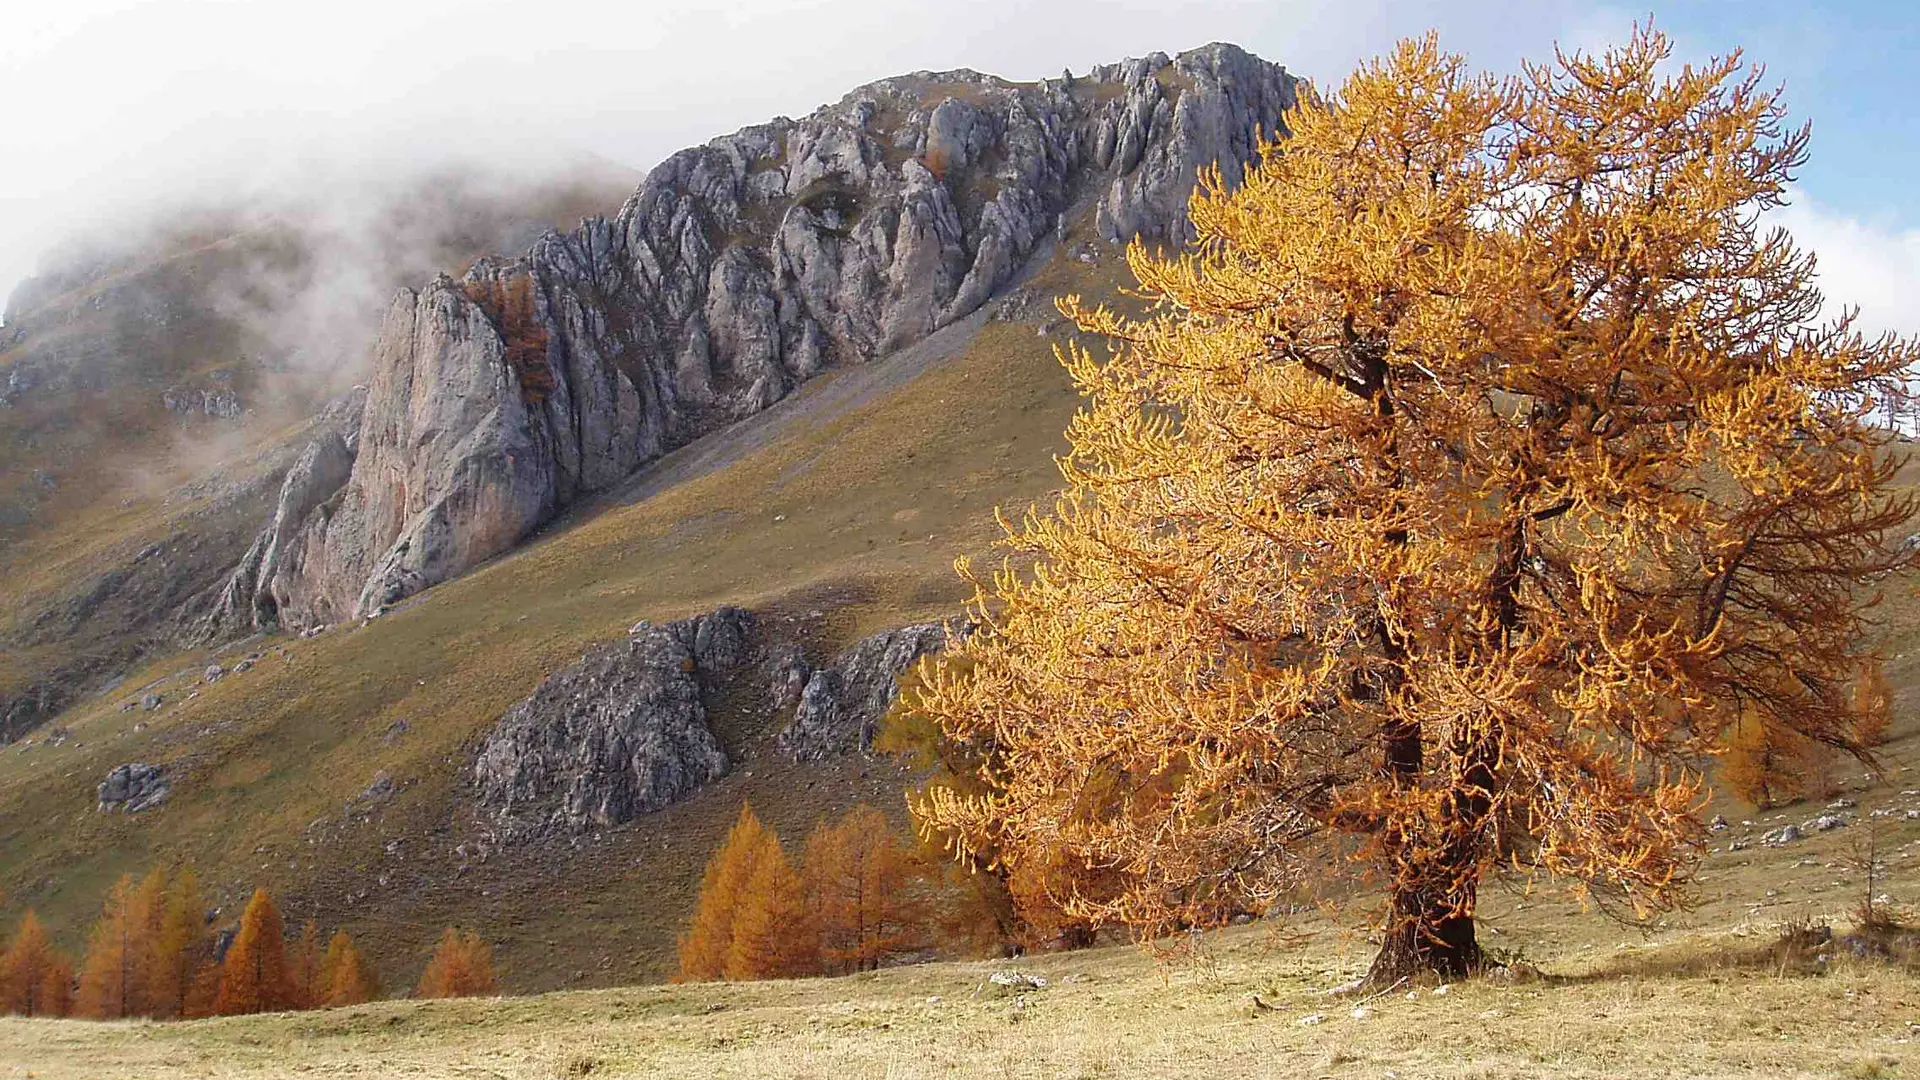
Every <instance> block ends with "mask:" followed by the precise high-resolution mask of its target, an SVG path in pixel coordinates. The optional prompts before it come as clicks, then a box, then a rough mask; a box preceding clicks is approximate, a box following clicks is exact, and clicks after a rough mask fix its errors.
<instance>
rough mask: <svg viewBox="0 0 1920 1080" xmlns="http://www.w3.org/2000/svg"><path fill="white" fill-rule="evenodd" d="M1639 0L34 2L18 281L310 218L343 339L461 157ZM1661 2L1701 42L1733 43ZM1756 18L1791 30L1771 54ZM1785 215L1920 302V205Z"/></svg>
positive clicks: (1337, 56)
mask: <svg viewBox="0 0 1920 1080" xmlns="http://www.w3.org/2000/svg"><path fill="white" fill-rule="evenodd" d="M1639 14H1640V13H1639V12H1637V11H1634V10H1632V9H1612V8H1596V7H1594V6H1593V5H1590V4H1583V3H1577V2H1572V0H1556V2H1547V3H1539V4H1529V5H1509V4H1504V3H1467V4H1462V3H1447V4H1443V3H1438V2H1433V0H1371V2H1359V3H1348V4H1342V5H1337V6H1333V5H1312V4H1305V3H1276V2H1273V0H1246V2H1242V0H1224V2H1223V0H1204V2H1198V0H1157V2H1142V0H1128V2H1120V3H1089V2H1063V3H1056V4H1046V5H1038V4H1031V3H1024V2H1014V0H990V2H981V3H952V2H925V0H907V2H896V0H837V2H836V0H812V2H804V3H779V4H772V3H761V2H751V0H750V2H744V3H733V4H728V5H717V4H698V3H685V2H677V0H675V2H662V3H648V4H613V3H606V2H593V0H548V2H541V3H529V2H517V0H463V2H460V3H453V2H450V0H409V2H407V3H404V4H392V3H373V2H370V0H341V2H338V3H334V4H327V5H316V4H297V5H296V4H282V3H235V2H220V0H144V2H143V0H66V2H64V3H61V4H36V5H16V6H15V9H14V10H12V11H9V12H8V13H6V14H5V15H4V16H0V101H4V102H5V103H6V105H5V113H4V127H3V129H0V131H3V133H0V156H4V160H5V167H4V168H0V294H4V293H6V292H7V291H8V290H10V289H11V288H12V287H13V285H14V284H15V283H16V282H18V281H19V280H21V279H23V278H25V277H27V276H28V275H30V274H32V273H34V272H35V270H36V267H41V266H43V265H51V264H49V263H47V262H46V261H45V260H47V259H48V258H49V257H50V256H49V253H53V254H52V256H51V257H52V258H53V259H54V261H55V262H57V261H58V260H59V258H61V257H63V253H64V255H71V253H72V252H74V251H76V250H82V249H86V248H89V247H95V246H99V245H103V244H104V245H106V246H108V247H111V246H112V245H113V244H115V243H117V242H118V243H124V242H125V241H127V240H128V239H131V238H137V237H140V236H142V235H144V231H145V230H153V229H167V228H171V227H173V226H174V225H175V224H176V223H177V222H179V221H182V220H187V219H189V218H191V217H192V216H193V215H213V216H216V217H217V216H219V215H221V214H229V215H232V214H237V215H241V216H244V217H245V218H247V219H248V220H250V221H256V222H257V221H261V220H272V219H281V220H293V219H298V220H300V221H303V222H305V224H304V225H302V226H301V227H302V228H305V229H308V230H309V231H311V232H313V234H314V235H315V236H316V237H318V238H319V239H318V241H317V242H316V245H315V249H316V251H317V252H318V253H319V256H320V257H319V259H318V262H317V264H316V268H315V269H314V270H313V272H312V273H310V274H306V276H304V277H302V276H294V277H284V276H283V277H281V278H276V277H275V275H274V274H273V273H272V272H271V271H269V270H263V273H262V276H261V280H260V287H261V288H262V289H264V290H268V291H271V290H276V289H278V290H282V291H283V292H284V293H285V294H286V295H285V296H284V300H285V303H284V304H283V305H282V306H283V307H284V308H285V309H286V310H287V312H288V313H289V314H288V315H287V317H286V318H285V319H284V320H282V321H279V322H276V323H275V324H274V325H273V326H271V327H268V328H267V332H269V333H270V334H272V335H276V339H277V340H280V341H281V342H282V344H283V345H284V347H285V348H287V349H288V350H289V351H290V352H292V353H300V352H303V351H304V352H306V353H309V354H315V355H318V354H322V353H324V354H327V355H336V354H337V353H338V352H339V351H340V349H339V347H338V343H337V342H335V343H332V344H329V343H327V342H326V340H325V339H326V338H327V336H328V335H329V334H334V335H336V336H337V335H338V333H339V331H340V328H341V327H343V326H344V325H345V323H344V322H343V321H342V320H343V318H346V317H348V314H349V313H353V314H352V315H351V317H352V318H359V317H361V314H360V313H363V312H365V311H366V310H368V309H377V308H378V307H379V305H380V303H381V302H382V301H383V299H384V296H385V294H386V293H388V292H389V291H390V289H391V285H392V283H393V281H394V280H395V274H396V272H404V273H407V274H411V273H415V272H416V271H417V270H418V269H419V268H420V267H422V266H424V265H428V264H429V263H427V262H423V258H427V257H429V256H432V257H437V256H438V255H439V254H441V253H440V252H438V250H437V249H436V248H435V245H434V244H433V243H429V242H426V241H425V240H423V238H421V237H418V236H410V235H409V234H408V231H407V227H406V226H405V224H404V222H405V221H406V220H407V216H406V215H405V214H404V213H398V214H396V206H395V200H396V199H400V200H402V201H405V200H411V199H415V198H419V197H422V193H424V192H428V191H432V190H435V186H436V182H437V181H444V180H446V179H447V178H450V177H457V176H467V177H469V178H471V182H472V183H474V184H478V185H480V186H482V187H485V188H495V189H498V188H500V187H502V186H503V185H504V186H507V187H511V186H512V185H523V186H528V185H531V186H539V185H543V184H547V183H549V182H551V181H553V180H555V179H556V178H557V177H566V176H570V175H572V174H574V173H575V172H576V171H577V170H579V169H581V168H583V167H585V168H588V169H589V170H590V171H594V172H595V173H596V175H597V176H598V177H599V178H600V179H601V180H604V179H605V178H606V177H608V176H630V177H631V178H633V179H637V177H638V176H639V175H641V174H643V173H644V171H645V169H647V168H648V167H650V166H651V165H653V164H654V163H656V162H657V161H659V160H660V159H661V158H662V157H664V156H665V155H667V154H669V153H671V152H672V151H674V150H675V149H678V148H680V147H682V146H685V145H690V144H694V143H698V142H702V141H704V140H705V139H707V138H709V137H711V136H713V135H715V134H719V133H722V132H726V131H731V130H733V129H735V128H738V127H740V126H742V125H745V124H749V123H754V122H758V121H760V120H764V119H766V118H768V117H771V116H774V115H778V114H785V115H792V116H797V115H801V114H804V113H805V112H807V111H810V110H811V109H813V108H814V107H816V106H818V105H820V104H822V103H825V102H828V101H831V100H835V99H837V98H839V97H840V96H841V95H842V94H844V93H845V92H846V91H847V90H849V89H851V88H852V87H854V86H856V85H858V84H860V83H863V82H867V81H870V80H873V79H876V78H881V77H884V76H887V75H891V74H897V73H900V72H904V71H912V70H917V69H946V68H953V67H972V68H976V69H979V70H983V71H988V72H992V73H994V74H999V75H1004V76H1007V77H1010V78H1015V79H1031V78H1038V77H1043V76H1049V75H1055V74H1058V73H1059V72H1060V70H1061V68H1062V67H1068V68H1072V69H1074V70H1085V68H1086V67H1088V66H1089V65H1091V64H1094V63H1099V62H1105V61H1110V60H1115V59H1119V58H1121V57H1124V56H1129V55H1141V54H1144V53H1147V52H1151V51H1154V50H1165V51H1169V52H1173V51H1178V50H1180V49H1184V48H1189V47H1192V46H1196V45H1200V44H1203V43H1205V42H1207V41H1211V40H1229V41H1234V42H1237V43H1239V44H1241V45H1243V46H1245V47H1247V48H1248V49H1250V50H1252V51H1254V52H1257V53H1259V54H1261V55H1263V56H1266V57H1268V58H1270V59H1273V60H1276V61H1279V62H1281V63H1284V64H1287V65H1288V66H1289V67H1290V68H1291V69H1292V70H1293V71H1295V72H1296V73H1298V74H1302V75H1306V76H1308V77H1310V78H1313V79H1315V80H1316V81H1319V82H1321V83H1322V84H1328V83H1335V82H1338V81H1339V79H1340V78H1341V77H1343V76H1344V74H1345V73H1346V72H1347V71H1348V70H1349V69H1350V68H1351V67H1352V66H1353V64H1354V63H1355V62H1356V61H1358V60H1359V59H1361V58H1363V57H1366V56H1370V55H1373V54H1376V53H1378V52H1380V51H1382V50H1384V49H1387V48H1389V47H1391V45H1392V43H1393V41H1394V40H1395V39H1396V38H1398V37H1400V36H1403V35H1406V34H1411V33H1418V32H1421V31H1423V30H1425V29H1426V28H1428V27H1437V28H1438V29H1439V30H1440V31H1441V34H1442V42H1443V44H1444V45H1446V46H1447V47H1449V48H1451V49H1455V50H1459V51H1463V52H1466V53H1467V54H1468V55H1469V56H1470V57H1471V58H1472V59H1473V61H1474V62H1476V63H1477V64H1480V65H1482V66H1485V67H1488V68H1491V69H1494V70H1500V71H1505V70H1511V68H1512V67H1513V65H1514V63H1515V61H1516V60H1517V59H1518V58H1520V57H1523V56H1525V57H1540V56H1544V55H1547V54H1548V52H1549V50H1550V49H1551V48H1552V45H1553V43H1554V42H1556V41H1558V42H1560V43H1562V44H1564V45H1566V46H1569V47H1573V48H1580V47H1591V46H1595V45H1598V44H1601V43H1604V42H1607V41H1610V40H1617V39H1619V38H1621V37H1623V36H1624V35H1625V33H1626V32H1627V29H1628V27H1629V25H1630V23H1631V21H1632V19H1633V18H1635V17H1636V16H1638V15H1639ZM1663 20H1665V17H1664V16H1663ZM1683 22H1684V20H1683ZM1662 25H1663V27H1665V28H1666V29H1668V30H1669V31H1672V32H1674V33H1675V34H1676V36H1677V39H1678V41H1679V44H1680V46H1681V48H1682V50H1683V51H1687V50H1697V51H1698V52H1699V54H1700V55H1705V54H1706V53H1708V52H1711V51H1717V50H1720V49H1723V48H1724V47H1725V46H1726V45H1727V44H1728V42H1727V41H1725V40H1719V39H1717V38H1715V39H1708V38H1707V37H1705V36H1703V35H1701V34H1700V33H1698V32H1697V29H1698V28H1693V27H1689V26H1686V25H1679V26H1676V25H1675V23H1674V22H1673V21H1670V20H1668V21H1663V22H1662ZM1715 32H1716V33H1736V32H1737V33H1741V34H1743V35H1746V38H1745V40H1747V41H1748V42H1749V43H1750V44H1752V45H1753V46H1754V48H1755V50H1756V54H1757V58H1759V59H1765V60H1779V61H1782V62H1785V61H1789V60H1793V61H1797V62H1801V63H1802V64H1803V65H1804V64H1807V63H1812V62H1814V61H1813V60H1810V59H1808V50H1807V49H1806V48H1805V46H1804V40H1802V39H1796V38H1792V37H1784V36H1782V32H1781V31H1780V29H1779V28H1777V27H1776V28H1773V29H1771V30H1769V29H1768V28H1767V27H1766V26H1763V25H1760V24H1759V23H1758V22H1757V21H1756V23H1755V24H1754V25H1752V26H1748V27H1725V28H1721V29H1719V30H1716V31H1715ZM1755 37H1759V38H1763V39H1766V38H1769V37H1771V38H1772V39H1774V40H1773V44H1774V45H1775V47H1777V48H1779V49H1780V50H1781V51H1782V52H1783V53H1785V52H1787V47H1788V46H1789V45H1792V46H1794V48H1793V51H1792V53H1791V54H1789V55H1782V56H1772V55H1767V54H1766V52H1765V50H1766V47H1767V44H1768V43H1767V42H1765V41H1761V42H1755V41H1752V39H1753V38H1755ZM1814 59H1818V57H1816V58H1814ZM1821 62H1823V63H1824V62H1825V61H1821ZM1788 68H1789V73H1790V72H1791V65H1788ZM1774 70H1775V71H1780V70H1781V68H1780V67H1778V66H1776V67H1775V69H1774ZM1821 77H1824V76H1821ZM1816 81H1817V80H1816ZM1796 107H1799V104H1798V103H1797V104H1796ZM1819 150H1820V144H1819V142H1818V141H1816V153H1818V152H1819ZM1816 160H1818V158H1816ZM1847 167H1848V164H1847V163H1845V162H1829V163H1828V165H1827V168H1829V169H1830V170H1839V171H1842V172H1844V170H1845V169H1846V168H1847ZM1822 175H1826V174H1822ZM449 182H450V181H449ZM628 186H630V184H629V185H628ZM618 202H619V200H618V199H617V198H611V199H609V200H608V201H607V204H606V205H605V206H603V207H599V209H600V210H601V211H602V212H611V211H612V210H614V209H615V208H616V207H617V205H618ZM1785 220H1787V222H1788V223H1789V224H1790V225H1791V226H1792V227H1793V228H1794V229H1795V231H1796V233H1798V234H1800V235H1801V236H1802V239H1803V240H1804V241H1806V242H1807V243H1809V244H1811V245H1812V246H1814V247H1816V248H1817V249H1820V250H1822V251H1823V252H1824V253H1826V254H1827V256H1828V258H1827V263H1826V265H1827V266H1828V268H1829V273H1830V277H1829V282H1830V284H1832V285H1835V286H1840V288H1839V289H1837V290H1832V291H1836V292H1846V293H1848V294H1849V295H1850V296H1851V297H1852V298H1854V299H1857V300H1860V301H1862V302H1865V303H1868V305H1869V307H1868V310H1867V311H1866V312H1865V317H1864V320H1863V321H1864V323H1865V324H1866V325H1868V326H1870V327H1881V326H1901V328H1903V329H1920V321H1917V320H1915V319H1914V317H1913V316H1912V315H1911V314H1909V312H1908V311H1907V305H1906V304H1904V303H1901V302H1898V298H1902V297H1904V296H1906V295H1909V294H1910V291H1911V287H1912V286H1914V285H1916V284H1920V233H1914V232H1910V231H1904V230H1903V228H1902V227H1901V225H1900V221H1899V219H1898V217H1897V216H1892V215H1891V212H1887V213H1880V212H1877V211H1876V210H1875V208H1873V207H1871V206H1869V207H1867V208H1865V209H1862V208H1859V207H1836V206H1833V205H1826V204H1822V203H1821V202H1818V201H1816V200H1815V199H1813V198H1812V197H1811V196H1808V197H1804V198H1802V199H1800V200H1799V201H1798V205H1797V206H1796V207H1795V208H1794V210H1793V213H1792V215H1791V216H1790V217H1789V218H1786V219H1785ZM396 221H398V222H401V223H402V224H400V225H399V226H397V227H396V225H395V222H396ZM76 237H79V238H80V239H76ZM494 239H495V240H496V241H497V242H498V243H500V244H502V245H522V244H524V241H525V238H524V237H518V236H502V237H497V238H494ZM416 241H417V242H416ZM303 273H304V272H303ZM1902 320H1905V321H1906V325H1904V326H1903V325H1902ZM362 332H363V333H364V331H362ZM356 340H358V339H356Z"/></svg>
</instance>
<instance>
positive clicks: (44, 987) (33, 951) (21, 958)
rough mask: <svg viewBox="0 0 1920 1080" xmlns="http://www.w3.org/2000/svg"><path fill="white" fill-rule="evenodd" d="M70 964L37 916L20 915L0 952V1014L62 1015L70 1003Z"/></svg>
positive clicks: (71, 998) (30, 913)
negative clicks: (55, 946) (48, 935)
mask: <svg viewBox="0 0 1920 1080" xmlns="http://www.w3.org/2000/svg"><path fill="white" fill-rule="evenodd" d="M72 984H73V966H72V965H71V964H69V963H67V961H66V960H65V959H64V958H63V957H61V955H60V954H59V953H58V952H56V951H55V950H54V948H53V942H52V941H51V940H50V939H49V938H48V937H47V930H46V927H44V926H42V925H41V924H40V918H39V916H37V915H35V914H34V913H33V912H31V911H29V912H27V913H26V914H25V915H23V916H21V918H20V925H19V926H18V927H17V928H15V930H14V932H13V940H12V941H11V942H9V943H8V944H7V949H6V952H4V953H0V1013H13V1014H15V1015H18V1016H65V1015H67V1013H68V1011H69V1010H70V1007H71V1005H72V1002H73V985H72Z"/></svg>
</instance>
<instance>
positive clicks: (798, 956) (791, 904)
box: [721, 832, 820, 979]
mask: <svg viewBox="0 0 1920 1080" xmlns="http://www.w3.org/2000/svg"><path fill="white" fill-rule="evenodd" d="M732 931H733V932H732V939H731V940H730V941H729V942H728V944H727V961H726V965H725V967H724V968H722V972H721V973H722V974H723V975H725V976H726V977H727V978H728V979H788V978H793V977H795V976H799V975H810V974H813V973H814V972H816V971H818V970H819V964H820V935H819V930H818V929H817V928H816V927H815V926H814V925H813V923H812V921H811V920H810V919H809V918H808V910H807V900H806V886H805V884H804V883H803V882H802V881H801V880H800V874H799V872H798V871H796V870H795V869H794V868H793V863H792V861H791V860H789V859H788V858H787V853H786V850H785V849H784V848H782V847H781V846H780V838H779V837H778V836H775V835H774V834H772V833H770V832H769V833H767V834H766V835H765V836H764V837H763V838H762V839H761V843H760V849H759V851H758V852H756V853H755V855H754V856H753V859H752V872H751V873H750V874H749V875H748V876H747V880H746V883H745V884H744V885H743V886H742V887H741V891H740V903H739V906H738V907H737V908H735V909H734V914H733V925H732Z"/></svg>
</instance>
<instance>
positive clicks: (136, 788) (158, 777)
mask: <svg viewBox="0 0 1920 1080" xmlns="http://www.w3.org/2000/svg"><path fill="white" fill-rule="evenodd" d="M171 788H172V784H171V783H170V782H169V781H168V780H167V776H166V770H165V768H163V767H162V766H159V765H148V764H146V763H144V762H138V761H136V762H130V763H128V764H126V765H116V766H114V767H113V770H112V771H111V772H109V773H107V778H106V779H105V780H102V781H101V782H100V786H99V795H100V809H101V810H102V811H111V810H124V811H126V812H127V813H129V814H137V813H139V812H140V811H142V810H151V809H153V808H154V807H156V806H159V805H160V804H161V803H163V802H166V801H167V794H168V792H169V791H170V790H171Z"/></svg>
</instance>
